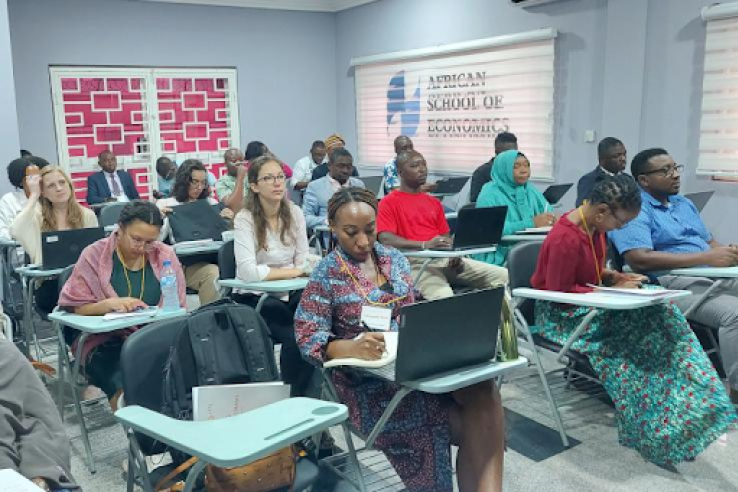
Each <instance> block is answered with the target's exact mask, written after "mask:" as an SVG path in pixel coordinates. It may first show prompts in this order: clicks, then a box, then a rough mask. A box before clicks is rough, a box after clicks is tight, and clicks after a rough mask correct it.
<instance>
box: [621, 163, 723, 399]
mask: <svg viewBox="0 0 738 492" xmlns="http://www.w3.org/2000/svg"><path fill="white" fill-rule="evenodd" d="M683 169H684V166H680V165H677V164H676V163H675V162H674V159H673V158H672V157H671V156H670V155H669V154H668V153H667V152H666V151H665V150H664V149H648V150H644V151H643V152H640V153H639V154H638V155H636V156H635V157H634V158H633V162H632V163H631V172H632V174H633V178H634V179H636V180H637V181H638V184H639V185H640V187H641V190H642V198H643V204H642V206H641V213H640V214H639V215H638V217H637V218H636V219H635V220H633V221H631V222H630V223H628V224H627V225H625V226H624V227H623V228H622V229H619V230H615V231H612V232H611V233H610V239H611V240H612V242H613V244H614V245H615V248H616V249H617V250H618V251H619V252H620V253H621V254H622V255H623V258H624V260H625V262H626V263H627V264H628V265H630V266H631V267H632V268H633V269H634V270H635V271H637V272H641V273H651V274H652V275H655V276H658V279H659V283H661V285H663V286H664V287H666V288H669V289H684V290H690V291H692V293H693V294H692V295H691V296H689V297H688V298H685V299H684V300H683V301H677V304H678V305H679V307H680V308H681V309H682V310H683V311H685V310H687V309H688V308H689V307H690V306H691V305H692V304H694V302H695V301H696V300H697V299H698V298H699V297H700V296H701V295H702V294H703V293H704V292H705V291H706V290H707V289H708V288H710V287H711V286H712V285H713V283H714V280H710V279H707V278H696V277H682V276H673V275H668V271H669V270H673V269H676V268H689V267H696V266H710V267H731V266H736V265H738V246H735V245H729V246H724V245H722V244H720V243H719V242H718V241H717V240H715V238H714V237H713V236H712V234H710V232H709V231H708V230H707V228H706V227H705V224H704V222H702V219H701V218H700V215H699V212H698V211H697V209H696V208H695V206H694V204H693V203H692V202H691V201H689V200H688V199H686V198H684V197H683V196H681V195H679V189H680V185H681V171H682V170H683ZM727 284H728V285H723V286H722V287H720V288H718V289H716V290H715V291H713V293H712V295H711V296H710V297H709V298H708V299H707V300H706V301H704V302H703V303H701V304H700V305H699V307H698V308H697V309H695V310H694V311H693V312H692V313H690V316H689V319H690V321H694V322H696V323H699V324H701V325H704V326H708V327H710V328H714V329H717V330H719V335H720V353H721V356H722V361H723V366H724V367H725V372H726V374H727V375H728V381H729V383H730V386H731V398H732V399H733V401H734V402H735V403H738V292H737V291H736V285H735V282H727Z"/></svg>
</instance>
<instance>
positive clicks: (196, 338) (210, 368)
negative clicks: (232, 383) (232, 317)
mask: <svg viewBox="0 0 738 492" xmlns="http://www.w3.org/2000/svg"><path fill="white" fill-rule="evenodd" d="M221 309H222V308H221ZM219 311H220V310H215V311H213V310H207V311H204V312H199V313H195V314H193V315H191V316H190V318H189V319H188V321H187V324H188V331H189V335H190V345H191V346H192V354H193V355H194V356H195V365H196V367H197V369H198V372H197V382H198V385H199V386H211V385H214V384H220V383H221V380H220V375H219V374H218V370H217V369H218V364H217V362H216V355H215V347H214V345H213V343H212V339H211V333H210V331H211V329H212V327H213V318H215V321H216V322H217V321H218V319H217V318H218V312H219ZM216 326H218V327H219V326H221V325H216Z"/></svg>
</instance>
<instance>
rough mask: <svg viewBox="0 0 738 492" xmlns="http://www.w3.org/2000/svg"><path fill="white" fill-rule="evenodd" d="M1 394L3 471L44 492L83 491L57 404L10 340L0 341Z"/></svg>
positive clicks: (0, 460) (1, 453)
mask: <svg viewBox="0 0 738 492" xmlns="http://www.w3.org/2000/svg"><path fill="white" fill-rule="evenodd" d="M0 394H2V398H0V469H6V468H9V469H11V470H15V471H17V472H18V473H20V474H21V475H23V476H25V477H26V478H28V479H29V480H31V481H32V482H34V483H35V484H36V485H38V486H39V487H40V490H53V491H60V490H72V489H74V490H77V489H79V487H78V486H77V485H75V484H74V479H73V478H72V475H71V470H72V466H71V446H70V445H69V438H68V437H67V435H66V433H65V432H64V426H63V424H62V422H61V418H59V412H58V410H57V409H56V405H55V404H54V400H52V399H51V395H49V392H48V391H47V390H46V387H45V386H44V384H43V383H42V382H41V379H39V377H38V375H37V374H36V371H35V370H34V369H33V367H32V366H31V363H30V362H28V360H26V358H25V357H24V356H23V354H21V353H20V351H19V350H18V349H17V348H16V347H15V345H14V344H13V342H12V341H9V340H5V339H0ZM0 489H3V490H6V489H4V488H3V487H2V486H0Z"/></svg>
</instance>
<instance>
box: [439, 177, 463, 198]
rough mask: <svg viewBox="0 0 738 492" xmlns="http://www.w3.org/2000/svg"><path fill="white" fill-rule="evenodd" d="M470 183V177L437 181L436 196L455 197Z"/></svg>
mask: <svg viewBox="0 0 738 492" xmlns="http://www.w3.org/2000/svg"><path fill="white" fill-rule="evenodd" d="M467 181H469V177H468V176H462V177H458V178H443V179H439V180H438V181H436V190H435V191H434V192H433V194H434V195H444V196H445V195H455V194H457V193H458V192H460V191H461V189H462V188H463V187H464V185H465V184H466V182H467Z"/></svg>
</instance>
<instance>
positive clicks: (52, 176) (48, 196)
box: [10, 166, 97, 313]
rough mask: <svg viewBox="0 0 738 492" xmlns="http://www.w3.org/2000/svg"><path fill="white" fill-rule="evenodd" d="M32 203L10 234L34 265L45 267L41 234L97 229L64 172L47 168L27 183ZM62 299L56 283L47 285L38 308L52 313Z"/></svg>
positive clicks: (39, 295) (38, 291)
mask: <svg viewBox="0 0 738 492" xmlns="http://www.w3.org/2000/svg"><path fill="white" fill-rule="evenodd" d="M25 183H26V186H27V188H28V201H27V202H26V204H25V206H24V207H23V210H21V212H20V213H19V214H18V215H17V216H16V217H15V219H14V220H13V223H12V224H11V226H10V234H11V236H13V238H14V239H15V240H16V241H18V242H19V243H20V245H21V246H23V249H24V250H25V251H26V253H27V254H28V256H29V257H30V259H31V263H33V264H35V265H40V264H42V263H43V258H42V254H41V233H43V232H52V231H67V230H70V229H84V228H87V227H97V217H96V216H95V213H94V212H93V211H92V210H90V209H88V208H84V207H82V206H81V205H80V204H79V203H78V202H77V199H76V198H75V196H74V186H73V185H72V181H71V180H70V179H69V177H68V176H67V175H66V173H65V172H64V171H62V169H61V168H59V167H56V166H46V167H44V168H43V169H41V172H40V173H39V174H30V175H28V176H26V179H25ZM58 299H59V283H58V282H57V281H56V279H53V280H46V281H44V282H43V283H42V284H41V285H40V286H39V288H38V289H36V294H35V301H36V306H37V307H38V309H39V310H40V311H41V312H44V313H50V312H51V311H53V310H54V307H56V301H57V300H58Z"/></svg>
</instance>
